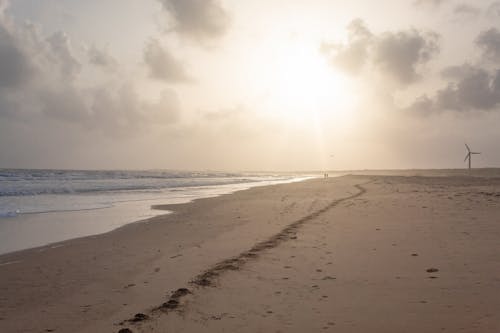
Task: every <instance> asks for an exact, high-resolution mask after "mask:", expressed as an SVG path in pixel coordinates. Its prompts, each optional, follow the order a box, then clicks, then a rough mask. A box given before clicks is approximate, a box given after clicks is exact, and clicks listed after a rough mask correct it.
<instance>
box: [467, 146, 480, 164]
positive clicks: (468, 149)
mask: <svg viewBox="0 0 500 333" xmlns="http://www.w3.org/2000/svg"><path fill="white" fill-rule="evenodd" d="M465 148H467V155H465V159H464V162H465V161H467V160H469V170H470V169H471V163H472V155H478V154H481V153H478V152H475V151H471V150H470V148H469V146H468V145H467V144H465Z"/></svg>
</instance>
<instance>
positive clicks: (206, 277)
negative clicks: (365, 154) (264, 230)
mask: <svg viewBox="0 0 500 333" xmlns="http://www.w3.org/2000/svg"><path fill="white" fill-rule="evenodd" d="M367 183H369V182H367ZM365 184H366V183H365ZM354 186H355V187H356V188H357V189H358V190H359V192H358V193H356V194H353V195H350V196H348V197H345V198H340V199H337V200H334V201H332V202H331V203H330V204H328V205H327V206H326V207H323V208H322V209H319V210H317V211H315V212H313V213H311V214H309V215H307V216H304V217H303V218H301V219H299V220H297V221H295V222H293V223H291V224H289V225H288V226H286V227H285V228H284V229H283V230H281V231H280V232H279V233H277V234H275V235H273V236H271V237H270V238H268V239H267V240H264V241H262V242H259V243H257V244H256V245H254V246H253V247H252V248H251V249H250V250H248V251H245V252H242V253H240V254H239V255H238V256H236V257H233V258H229V259H225V260H223V261H221V262H218V263H217V264H215V265H214V266H212V267H211V268H209V269H208V270H206V271H205V272H203V273H201V274H199V275H197V276H196V277H195V278H194V279H193V280H192V281H191V282H190V283H191V284H193V285H195V286H197V287H208V286H213V285H214V284H215V280H216V279H217V278H218V277H219V276H220V275H222V273H224V272H226V271H229V270H239V269H240V268H241V267H242V266H243V265H244V264H245V263H247V262H248V261H250V260H252V259H255V258H257V257H258V255H259V253H261V252H263V251H265V250H267V249H271V248H275V247H277V246H278V245H279V244H281V243H282V242H285V241H288V240H290V239H297V236H296V234H297V231H298V229H299V228H300V227H301V226H302V225H304V224H305V223H306V222H309V221H311V220H313V219H315V218H317V217H319V216H320V215H321V214H324V213H326V212H327V211H329V210H330V209H332V208H334V207H335V206H337V205H339V204H340V203H342V202H344V201H347V200H351V199H354V198H357V197H359V196H361V195H363V194H365V193H366V189H365V188H364V187H363V186H362V185H360V184H357V185H354ZM191 293H192V292H191V291H190V290H189V289H187V288H180V289H177V290H176V291H175V292H173V293H172V295H171V296H170V298H169V299H168V300H167V302H165V303H163V304H162V305H160V306H158V307H156V308H155V309H154V310H153V312H158V311H161V312H163V313H168V311H170V310H175V309H177V308H178V307H179V306H180V300H181V298H182V297H184V296H186V295H188V294H191ZM149 318H150V317H149V316H147V315H144V314H142V313H138V314H136V315H135V316H134V318H132V319H129V320H126V321H124V322H122V323H120V325H123V324H124V323H126V322H129V323H137V322H141V321H144V320H148V319H149ZM125 330H127V331H123V329H122V330H120V331H119V332H122V331H123V332H131V331H130V330H128V329H125Z"/></svg>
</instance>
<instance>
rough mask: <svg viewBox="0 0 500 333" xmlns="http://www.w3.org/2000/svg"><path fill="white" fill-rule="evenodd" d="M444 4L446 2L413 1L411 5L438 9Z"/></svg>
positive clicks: (438, 0) (443, 0)
mask: <svg viewBox="0 0 500 333" xmlns="http://www.w3.org/2000/svg"><path fill="white" fill-rule="evenodd" d="M445 2H448V0H415V1H413V5H414V6H416V7H423V6H432V7H438V6H440V5H442V4H443V3H445Z"/></svg>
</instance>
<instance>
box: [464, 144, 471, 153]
mask: <svg viewBox="0 0 500 333" xmlns="http://www.w3.org/2000/svg"><path fill="white" fill-rule="evenodd" d="M465 148H467V151H468V152H469V153H470V148H469V146H468V145H467V144H465Z"/></svg>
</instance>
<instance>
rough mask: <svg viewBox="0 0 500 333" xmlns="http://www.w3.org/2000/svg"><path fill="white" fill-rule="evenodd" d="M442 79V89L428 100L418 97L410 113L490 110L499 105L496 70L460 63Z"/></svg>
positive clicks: (498, 73)
mask: <svg viewBox="0 0 500 333" xmlns="http://www.w3.org/2000/svg"><path fill="white" fill-rule="evenodd" d="M442 74H443V77H444V78H446V79H449V80H450V81H449V83H448V85H447V86H446V87H445V88H444V89H440V90H438V91H437V92H436V94H435V96H434V97H433V98H432V99H431V98H429V97H427V96H422V97H420V98H418V99H417V100H416V101H415V102H414V103H413V105H412V106H410V107H409V109H410V110H412V111H416V112H425V113H429V112H436V111H446V110H450V111H492V110H496V109H498V107H499V106H500V70H496V71H494V72H488V71H487V70H485V69H483V68H480V67H477V66H473V65H469V64H464V65H462V66H452V67H448V68H446V69H445V70H444V71H443V73H442Z"/></svg>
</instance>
